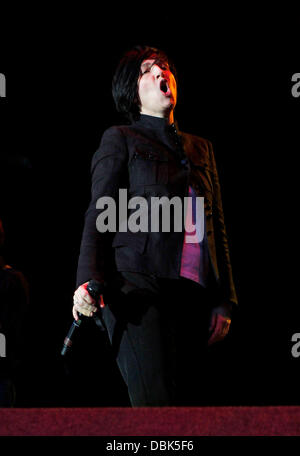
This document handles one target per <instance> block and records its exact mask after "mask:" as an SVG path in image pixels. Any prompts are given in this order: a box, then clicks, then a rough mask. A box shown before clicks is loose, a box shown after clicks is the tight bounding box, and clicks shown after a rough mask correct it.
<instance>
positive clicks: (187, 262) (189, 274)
mask: <svg viewBox="0 0 300 456" xmlns="http://www.w3.org/2000/svg"><path fill="white" fill-rule="evenodd" d="M189 196H190V197H192V200H191V199H189V200H188V206H187V214H186V221H188V220H193V223H195V220H196V213H195V210H196V204H195V203H196V200H195V198H196V194H195V192H194V190H193V189H192V187H191V186H189ZM192 201H193V203H194V204H193V203H192ZM204 221H205V217H204ZM204 223H205V222H204ZM205 231H206V230H205V225H204V237H203V240H201V241H200V242H192V243H191V242H186V239H187V236H191V235H193V234H194V233H195V232H196V230H195V231H194V233H191V232H189V233H187V232H185V233H184V243H183V248H182V256H181V267H180V276H181V277H185V278H186V279H190V280H193V281H195V282H197V283H199V284H200V285H202V286H204V287H206V279H207V275H208V270H209V257H208V246H207V238H206V232H205Z"/></svg>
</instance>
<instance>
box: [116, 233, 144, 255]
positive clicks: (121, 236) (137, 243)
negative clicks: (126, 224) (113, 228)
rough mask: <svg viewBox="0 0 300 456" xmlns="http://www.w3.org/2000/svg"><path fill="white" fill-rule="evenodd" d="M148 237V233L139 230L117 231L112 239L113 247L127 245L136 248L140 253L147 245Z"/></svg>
mask: <svg viewBox="0 0 300 456" xmlns="http://www.w3.org/2000/svg"><path fill="white" fill-rule="evenodd" d="M147 239H148V233H145V232H142V231H138V232H137V233H132V232H131V231H126V232H124V233H123V232H121V233H120V232H117V233H116V234H115V237H114V239H113V241H112V247H116V248H117V247H123V246H127V247H130V248H132V249H133V250H136V251H137V252H139V253H143V252H144V250H145V247H146V242H147Z"/></svg>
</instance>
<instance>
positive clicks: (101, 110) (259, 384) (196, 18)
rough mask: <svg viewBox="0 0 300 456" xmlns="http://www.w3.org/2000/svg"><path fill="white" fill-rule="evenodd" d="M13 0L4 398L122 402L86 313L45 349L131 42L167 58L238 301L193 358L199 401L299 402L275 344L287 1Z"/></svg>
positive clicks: (282, 275)
mask: <svg viewBox="0 0 300 456" xmlns="http://www.w3.org/2000/svg"><path fill="white" fill-rule="evenodd" d="M28 8H29V7H28V6H27V5H26V11H25V10H24V11H22V10H20V9H18V10H17V11H15V12H14V13H11V12H10V13H7V14H4V15H3V17H2V18H1V21H2V24H1V54H0V55H1V59H0V72H2V73H4V74H5V75H6V79H7V97H6V98H2V99H0V115H1V118H0V121H1V125H0V134H1V137H0V152H1V173H0V178H1V181H0V185H1V187H0V190H1V195H0V196H1V207H0V217H1V218H2V220H3V223H4V227H5V230H6V236H7V245H6V251H7V253H6V260H7V263H8V264H10V265H12V266H14V267H15V268H17V269H19V270H21V271H22V272H23V273H24V274H25V276H26V278H27V279H28V281H29V285H30V290H31V304H30V309H29V315H28V316H27V320H26V322H27V323H26V331H25V333H26V334H25V336H24V347H23V348H24V360H23V365H22V368H21V370H20V373H19V376H18V385H17V386H18V394H17V402H16V405H17V406H25V407H32V406H37V407H39V406H81V405H90V406H102V405H105V406H119V405H121V406H123V405H124V406H127V405H129V402H128V398H127V393H126V388H125V385H124V383H123V381H122V379H121V378H120V375H119V373H118V370H117V368H116V365H115V363H114V361H113V360H112V359H111V357H110V349H109V345H108V342H107V339H106V338H105V337H104V336H103V335H102V334H100V333H99V332H98V331H97V329H96V328H95V327H94V326H93V323H92V322H88V323H87V324H86V326H85V327H83V328H81V329H82V330H81V335H80V339H79V340H78V341H77V344H76V347H75V346H74V348H73V352H72V354H71V356H70V357H69V359H68V360H67V361H66V362H63V361H62V359H61V358H60V354H59V353H60V349H61V346H62V342H63V339H64V337H65V334H66V332H67V330H68V328H69V326H70V324H71V322H72V315H71V308H72V297H73V292H74V289H75V276H76V267H77V259H78V254H79V247H80V240H81V232H82V228H83V221H84V212H85V210H86V208H87V205H88V203H89V195H90V175H89V168H90V162H91V158H92V155H93V153H94V152H95V150H96V149H97V147H98V145H99V142H100V139H101V136H102V133H103V131H104V130H105V129H106V128H108V127H109V126H111V125H113V124H118V123H121V122H122V121H121V119H120V118H119V116H118V115H117V114H116V112H115V110H114V107H113V102H112V97H111V91H110V87H111V79H112V75H113V72H114V69H115V66H116V64H117V62H118V60H119V58H120V56H121V54H122V53H123V52H124V51H125V50H127V49H129V48H130V47H131V46H132V45H135V44H148V45H151V46H155V47H158V48H162V49H163V50H165V51H166V52H167V53H168V54H169V55H170V57H171V58H172V59H173V60H174V61H175V64H176V67H177V69H178V77H179V88H178V91H179V99H178V105H177V108H176V112H175V117H176V119H177V121H178V123H179V127H180V129H181V130H183V131H186V132H189V133H193V134H197V135H199V136H202V137H204V138H207V139H209V140H210V141H212V143H213V146H214V151H215V156H216V161H217V166H218V170H219V175H220V181H221V186H222V194H223V205H224V211H225V221H226V225H227V231H228V235H229V241H230V250H231V258H232V266H233V272H234V278H235V283H236V288H237V293H238V296H239V303H240V305H239V310H238V311H237V313H236V318H235V319H234V321H233V324H232V331H231V334H230V335H229V336H228V338H227V340H226V342H224V343H222V344H219V346H217V345H216V346H214V347H212V348H211V349H210V358H209V360H207V365H206V369H204V368H203V365H202V364H201V363H200V361H199V362H198V361H196V363H197V364H199V369H201V368H203V377H204V382H205V384H206V390H205V394H204V396H205V397H203V404H210V405H213V404H219V405H221V404H229V405H230V404H231V405H234V404H237V405H248V404H250V405H259V404H272V405H279V404H299V403H300V402H299V401H300V400H299V395H298V394H297V393H298V391H297V386H298V385H299V367H300V358H293V357H292V355H291V347H292V342H291V337H292V335H293V334H294V333H295V332H300V321H299V302H298V301H299V298H298V294H297V293H296V292H297V288H298V287H297V285H298V283H297V282H298V271H297V268H296V266H297V261H293V259H295V258H297V255H298V252H297V250H298V244H297V237H296V233H297V228H298V221H297V220H298V218H297V212H298V207H299V205H298V201H297V190H298V188H297V177H298V176H297V174H296V173H297V167H296V163H297V155H298V154H299V145H300V141H299V132H298V129H299V99H296V98H293V97H292V95H291V87H292V82H291V77H292V75H293V74H294V73H296V72H299V65H298V67H297V66H296V55H297V52H296V32H297V30H299V24H298V23H297V20H296V18H295V14H294V12H293V11H292V10H291V11H286V12H283V11H282V10H281V11H279V10H278V11H276V10H274V9H273V10H272V11H271V10H270V11H268V12H267V13H263V12H262V11H261V10H259V9H257V10H254V9H247V8H246V7H243V9H241V7H240V9H237V8H236V7H235V8H232V9H231V10H230V9H227V8H226V9H225V8H224V9H223V10H222V9H220V7H218V8H216V9H215V10H214V11H206V10H204V8H203V7H201V6H198V7H197V10H194V9H191V7H188V4H187V6H186V10H183V9H182V7H181V8H180V9H179V8H177V9H176V10H174V9H173V8H172V5H166V4H164V5H159V4H157V5H150V4H149V8H148V10H146V11H139V10H132V11H131V10H130V9H126V8H125V7H120V6H115V7H114V8H111V9H106V10H104V9H103V10H102V11H92V10H89V11H86V10H85V11H83V10H81V9H79V8H78V9H77V10H75V9H74V7H73V9H70V10H68V11H62V10H54V9H48V10H47V9H46V7H45V8H44V10H37V9H35V10H32V11H31V10H30V9H28ZM193 8H194V7H193ZM295 264H296V266H295Z"/></svg>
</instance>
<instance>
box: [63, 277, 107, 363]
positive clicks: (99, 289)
mask: <svg viewBox="0 0 300 456" xmlns="http://www.w3.org/2000/svg"><path fill="white" fill-rule="evenodd" d="M103 290H104V285H103V284H101V283H100V282H97V281H96V280H90V281H89V282H86V283H84V284H83V285H81V286H80V287H78V288H77V290H76V291H75V293H74V296H73V302H74V305H73V309H72V313H73V316H74V319H75V320H74V321H73V323H72V326H71V328H70V329H69V332H68V334H67V336H66V337H65V340H64V344H63V348H62V351H61V355H62V356H65V355H66V354H67V352H68V351H69V350H70V348H71V346H72V343H73V338H74V333H75V331H77V330H78V328H80V325H81V323H82V319H84V318H85V317H93V319H94V321H95V323H96V325H97V326H98V327H99V329H100V330H101V331H105V327H104V325H103V321H102V317H101V313H100V314H97V311H98V310H99V308H98V307H97V303H98V302H99V300H100V302H99V304H100V307H104V301H103V296H102V295H103Z"/></svg>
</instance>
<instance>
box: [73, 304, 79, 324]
mask: <svg viewBox="0 0 300 456" xmlns="http://www.w3.org/2000/svg"><path fill="white" fill-rule="evenodd" d="M72 314H73V317H74V319H75V320H76V321H78V320H79V316H78V312H77V310H76V309H75V307H74V306H73V309H72Z"/></svg>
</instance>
